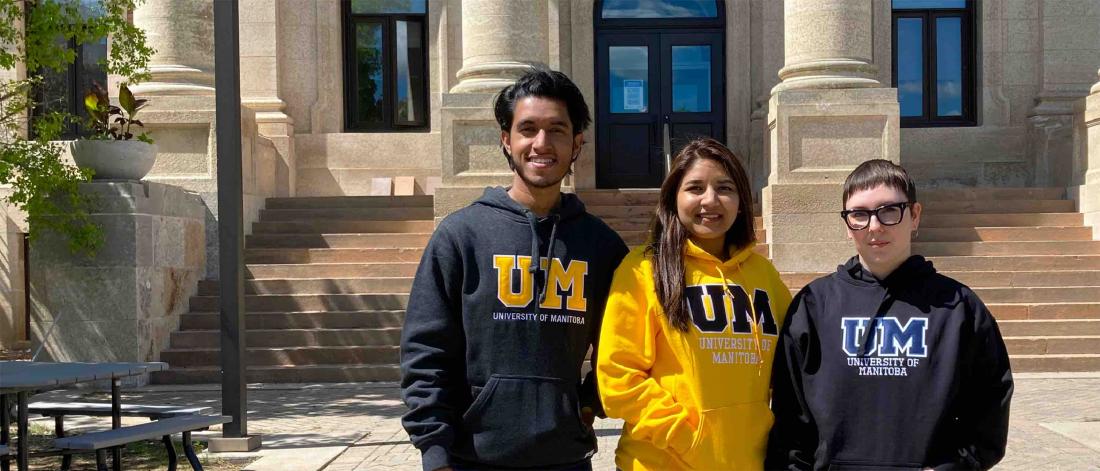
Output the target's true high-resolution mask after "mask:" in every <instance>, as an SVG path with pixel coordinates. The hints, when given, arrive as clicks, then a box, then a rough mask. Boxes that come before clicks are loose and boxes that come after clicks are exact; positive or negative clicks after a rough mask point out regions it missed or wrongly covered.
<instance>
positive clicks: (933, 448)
mask: <svg viewBox="0 0 1100 471" xmlns="http://www.w3.org/2000/svg"><path fill="white" fill-rule="evenodd" d="M869 325H870V326H872V328H868V326H869ZM772 387H773V398H772V409H773V411H774V412H775V425H774V427H773V428H772V433H771V437H770V439H769V443H768V449H769V453H768V462H767V464H766V467H767V468H768V469H792V470H793V469H806V470H808V469H814V470H824V469H831V470H857V469H858V470H872V469H876V470H877V469H890V470H905V469H914V470H918V469H923V468H935V469H987V468H990V467H992V466H993V465H994V464H996V463H997V462H998V461H1000V460H1001V458H1002V457H1003V456H1004V452H1005V443H1006V440H1007V437H1008V409H1009V402H1010V401H1011V399H1012V372H1011V370H1010V368H1009V363H1008V354H1007V352H1006V350H1005V345H1004V341H1003V340H1002V339H1001V334H1000V331H999V330H998V329H997V322H996V321H994V319H993V316H992V315H991V314H990V313H989V310H988V309H986V307H985V305H984V304H982V302H981V300H980V299H978V297H977V295H975V294H974V292H973V291H971V290H970V288H967V287H966V286H965V285H963V284H961V283H959V282H957V281H955V280H953V279H951V278H949V277H946V276H943V275H940V274H938V273H936V270H935V268H933V267H932V263H931V262H929V261H927V260H925V259H924V258H923V257H921V256H918V255H914V256H912V257H910V258H909V259H908V260H906V261H905V262H904V263H903V264H902V265H901V266H900V267H898V268H897V269H896V270H894V272H893V273H891V274H890V275H889V276H887V277H886V279H884V280H881V281H880V280H878V279H877V278H875V276H874V275H872V274H871V273H870V272H869V271H867V270H865V269H864V268H863V266H862V265H861V264H860V262H859V258H858V257H853V258H852V259H851V260H849V261H848V263H846V264H844V265H842V266H840V267H838V268H837V271H836V273H833V274H831V275H829V276H825V277H822V278H819V279H817V280H814V281H813V282H812V283H810V284H809V285H808V286H806V287H805V288H803V289H802V291H801V292H799V293H798V295H797V296H796V297H795V298H794V301H793V302H792V303H791V307H790V310H789V313H788V315H787V322H786V323H785V324H784V326H783V330H782V332H781V335H780V339H779V347H778V349H777V350H776V359H775V367H774V369H773V374H772Z"/></svg>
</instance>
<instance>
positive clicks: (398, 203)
mask: <svg viewBox="0 0 1100 471" xmlns="http://www.w3.org/2000/svg"><path fill="white" fill-rule="evenodd" d="M580 196H581V198H582V199H583V200H584V202H585V205H586V206H587V207H588V210H589V211H590V212H591V213H593V214H595V215H597V216H599V217H601V218H603V219H604V220H605V221H606V222H607V223H608V224H610V225H611V227H612V228H614V229H615V230H617V231H619V233H620V234H622V236H623V238H624V239H625V240H626V241H627V243H628V244H629V245H631V246H634V245H638V244H640V243H642V242H643V241H644V240H645V238H646V236H647V233H646V229H647V228H648V225H649V217H650V215H651V214H652V211H653V208H654V207H655V206H656V202H657V191H656V190H621V191H620V190H590V191H582V192H581V194H580ZM920 196H921V200H922V202H923V204H924V205H925V208H926V209H925V218H924V220H923V222H922V225H921V229H920V236H919V238H918V239H917V242H915V250H916V251H917V252H919V253H922V254H924V255H926V256H928V257H929V258H930V259H931V260H932V261H933V262H934V263H935V265H936V267H937V269H939V270H940V271H941V272H944V273H946V274H947V275H949V276H952V277H954V278H956V279H958V280H960V281H962V282H963V283H966V284H967V285H969V286H970V287H972V288H974V290H975V291H976V292H977V293H978V295H979V296H981V298H982V299H983V300H984V301H985V302H986V304H987V305H988V306H989V308H990V310H991V311H992V312H993V314H994V316H996V318H997V320H998V322H999V324H1000V327H1001V331H1002V334H1003V335H1004V337H1005V341H1006V343H1007V344H1008V348H1009V352H1010V354H1011V357H1012V363H1013V368H1014V370H1015V371H1020V372H1024V371H1100V241H1093V240H1091V229H1089V228H1087V227H1084V226H1083V225H1082V216H1081V214H1079V213H1076V212H1074V205H1073V202H1072V201H1069V200H1067V199H1065V193H1064V191H1063V190H1061V189H1046V188H1027V189H1012V188H977V189H975V188H969V189H941V190H927V191H922V192H921V195H920ZM267 208H268V209H265V210H264V211H263V212H262V213H261V215H260V221H259V222H257V223H255V224H254V225H253V235H251V236H249V237H248V240H247V242H246V245H247V247H248V248H247V250H246V263H247V268H248V270H247V276H248V280H247V281H246V284H245V288H246V290H247V291H246V293H247V295H246V299H245V302H246V308H247V311H248V312H247V315H246V318H247V326H248V328H249V332H248V344H249V349H248V361H249V362H250V371H249V377H248V380H249V381H250V382H341V381H394V380H397V379H398V376H399V373H398V366H397V359H398V347H397V344H398V340H399V338H400V332H401V325H402V322H403V320H404V308H405V305H406V302H407V300H408V292H409V289H410V287H411V284H412V276H413V274H414V273H415V270H416V264H417V262H419V260H420V256H421V254H422V253H423V250H422V249H423V247H424V245H425V244H426V243H427V240H428V238H429V237H430V234H431V231H432V230H433V223H432V216H433V214H432V199H431V197H430V196H400V197H394V196H389V197H387V196H368V197H331V198H274V199H270V200H268V204H267ZM840 223H841V222H840V218H839V217H838V218H837V224H840ZM756 228H757V236H758V238H759V239H760V240H761V241H763V240H765V237H764V236H765V234H764V232H763V228H762V224H761V220H760V218H757V220H756ZM758 250H760V251H761V253H763V254H767V253H768V247H767V245H766V244H763V243H762V244H760V246H759V248H758ZM839 262H840V260H838V263H839ZM822 275H824V273H784V274H783V278H784V281H785V282H786V283H787V285H788V287H790V288H791V289H792V291H796V290H797V289H799V288H801V287H802V286H804V285H805V284H806V283H808V282H809V281H811V280H813V279H814V278H817V277H819V276H822ZM217 295H218V289H217V284H216V283H214V282H205V281H204V282H202V283H201V285H200V289H199V295H198V296H195V297H194V298H192V299H191V312H188V313H186V314H184V315H183V316H182V317H181V321H180V330H179V331H178V332H175V333H173V334H172V339H171V342H170V348H168V349H167V350H165V351H164V352H163V353H162V355H161V358H162V359H163V360H164V361H167V362H168V363H169V364H170V365H171V369H169V370H168V371H166V372H162V373H157V374H156V376H154V381H155V382H160V383H199V382H217V381H218V380H219V377H218V374H219V373H218V349H219V347H218V342H219V337H218V335H219V333H218V330H217V329H218V328H219V324H218V314H217V309H218V296H217Z"/></svg>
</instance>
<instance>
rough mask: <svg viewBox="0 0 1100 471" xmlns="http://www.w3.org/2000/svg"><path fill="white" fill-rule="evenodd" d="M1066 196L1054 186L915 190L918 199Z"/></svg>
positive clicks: (1028, 198)
mask: <svg viewBox="0 0 1100 471" xmlns="http://www.w3.org/2000/svg"><path fill="white" fill-rule="evenodd" d="M1065 197H1066V189H1065V188H1063V187H1054V188H1007V187H1005V188H998V187H986V188H933V189H928V190H920V191H918V192H917V200H918V201H922V202H923V201H939V200H951V201H959V200H995V201H1005V200H1057V199H1064V198H1065Z"/></svg>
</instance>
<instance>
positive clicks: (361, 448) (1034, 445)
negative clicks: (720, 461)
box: [325, 374, 1100, 471]
mask: <svg viewBox="0 0 1100 471" xmlns="http://www.w3.org/2000/svg"><path fill="white" fill-rule="evenodd" d="M1017 376H1018V377H1017V379H1016V392H1015V394H1014V396H1013V401H1012V418H1011V428H1010V431H1009V443H1008V452H1007V456H1006V458H1005V459H1004V461H1002V462H1001V464H1000V465H999V466H997V467H996V469H998V470H1020V471H1024V470H1027V471H1031V470H1040V469H1041V470H1067V471H1068V470H1074V471H1077V470H1100V449H1090V448H1088V447H1086V446H1085V445H1083V444H1081V443H1079V442H1077V441H1074V440H1072V439H1069V438H1066V437H1064V436H1062V435H1060V434H1058V433H1055V432H1054V431H1052V430H1050V429H1048V428H1046V427H1044V425H1043V424H1050V423H1061V422H1076V423H1080V422H1089V423H1092V424H1095V427H1094V428H1092V430H1093V431H1094V434H1093V435H1094V436H1100V375H1064V374H1053V375H1024V374H1021V375H1017ZM379 425H380V428H378V429H375V430H372V432H371V434H370V435H368V436H366V437H364V438H363V439H362V440H360V441H358V442H357V443H356V444H355V445H353V446H351V447H349V448H348V450H347V451H345V452H344V454H343V455H341V456H340V457H338V458H336V459H335V460H334V461H333V462H332V463H331V464H329V466H328V467H327V468H325V470H326V471H353V470H355V471H360V470H410V471H411V470H419V469H420V467H419V464H420V461H419V456H418V453H417V452H416V450H415V449H414V448H413V447H412V446H411V445H409V444H407V443H405V444H396V443H398V442H403V441H404V440H407V439H408V437H407V436H406V435H405V434H404V431H402V430H401V427H400V423H399V422H398V421H397V420H390V421H382V422H380V423H379ZM621 426H622V422H621V421H616V420H601V421H598V422H597V424H596V433H597V436H598V437H599V447H600V451H599V453H597V454H596V457H595V459H594V460H593V468H594V469H598V470H611V469H614V467H615V466H614V453H615V444H616V443H617V442H618V439H619V429H620V428H621ZM1090 428H1091V425H1090Z"/></svg>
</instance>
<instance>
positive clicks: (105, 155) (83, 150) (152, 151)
mask: <svg viewBox="0 0 1100 471" xmlns="http://www.w3.org/2000/svg"><path fill="white" fill-rule="evenodd" d="M71 149H72V153H73V160H74V161H76V165H77V166H78V167H80V168H88V169H92V171H94V172H95V175H94V176H93V177H92V178H93V179H95V180H141V179H142V178H144V177H145V175H146V174H148V173H149V170H151V169H152V168H153V163H155V162H156V161H157V146H156V145H154V144H149V143H145V142H141V141H114V140H76V141H73V142H72V146H71Z"/></svg>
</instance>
